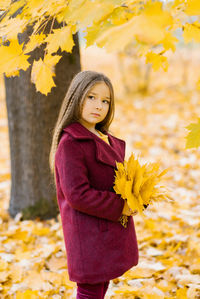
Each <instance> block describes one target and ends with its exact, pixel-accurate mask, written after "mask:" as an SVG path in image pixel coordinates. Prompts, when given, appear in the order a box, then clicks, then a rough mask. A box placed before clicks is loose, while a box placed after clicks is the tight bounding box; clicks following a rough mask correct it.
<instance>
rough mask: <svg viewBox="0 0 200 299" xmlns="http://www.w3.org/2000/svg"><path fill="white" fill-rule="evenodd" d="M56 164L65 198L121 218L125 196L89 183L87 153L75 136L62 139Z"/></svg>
mask: <svg viewBox="0 0 200 299" xmlns="http://www.w3.org/2000/svg"><path fill="white" fill-rule="evenodd" d="M55 167H56V173H57V175H58V177H59V178H58V180H59V184H60V188H61V190H62V193H63V194H64V198H65V200H67V202H68V204H69V205H70V206H71V207H72V208H74V209H76V210H78V211H80V212H83V213H86V214H89V215H93V216H96V217H99V218H105V219H108V220H111V221H118V220H119V218H120V216H121V214H122V210H123V207H124V203H125V201H124V199H123V198H122V197H121V196H120V195H119V194H116V193H114V192H112V191H108V190H105V191H101V190H96V189H94V188H92V187H91V186H90V182H89V179H88V170H87V167H86V164H85V158H84V153H83V150H82V149H81V147H80V144H79V143H77V142H76V140H69V139H65V140H62V141H61V142H60V144H59V146H58V150H57V152H56V156H55ZM58 200H59V198H58Z"/></svg>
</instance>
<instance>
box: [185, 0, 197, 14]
mask: <svg viewBox="0 0 200 299" xmlns="http://www.w3.org/2000/svg"><path fill="white" fill-rule="evenodd" d="M185 12H186V14H188V15H189V16H197V15H200V1H199V0H186V10H185Z"/></svg>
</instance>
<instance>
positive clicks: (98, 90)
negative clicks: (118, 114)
mask: <svg viewBox="0 0 200 299" xmlns="http://www.w3.org/2000/svg"><path fill="white" fill-rule="evenodd" d="M109 105H110V90H109V87H108V86H107V85H106V84H105V83H104V82H99V83H96V84H95V85H93V86H92V88H91V89H90V90H89V92H88V93H87V95H86V97H85V99H84V101H83V106H82V111H81V120H80V122H81V123H82V124H83V125H85V126H86V127H88V128H89V127H90V128H91V127H95V125H96V123H99V122H101V121H102V120H104V118H105V117H106V115H107V113H108V110H109ZM95 113H96V114H97V115H95Z"/></svg>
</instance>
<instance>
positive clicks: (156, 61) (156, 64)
mask: <svg viewBox="0 0 200 299" xmlns="http://www.w3.org/2000/svg"><path fill="white" fill-rule="evenodd" d="M148 62H149V63H152V67H153V69H154V71H157V70H158V69H160V68H161V67H162V68H163V70H164V71H165V72H166V71H167V70H168V61H167V57H165V56H163V55H160V54H156V53H153V52H152V51H150V52H148V53H147V54H146V63H148Z"/></svg>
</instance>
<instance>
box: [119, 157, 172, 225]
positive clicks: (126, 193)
mask: <svg viewBox="0 0 200 299" xmlns="http://www.w3.org/2000/svg"><path fill="white" fill-rule="evenodd" d="M116 166H117V170H115V174H116V175H115V181H114V186H113V189H114V191H115V192H116V193H117V194H120V195H121V197H122V198H123V199H125V200H127V204H128V205H129V207H130V208H131V209H132V210H133V211H134V210H138V212H139V214H140V215H141V216H142V217H144V216H145V215H144V213H143V210H144V209H145V208H146V207H147V206H148V205H150V204H152V203H153V202H154V201H163V200H165V201H171V200H172V198H171V197H170V195H169V194H168V192H167V191H168V190H167V189H166V188H165V186H160V185H158V183H159V182H160V181H161V177H162V176H163V175H164V174H165V173H166V172H167V171H168V169H165V170H163V171H162V172H161V173H159V167H160V166H159V163H149V164H148V163H146V164H144V165H140V163H139V161H138V159H136V158H135V157H134V155H133V153H132V154H131V156H130V158H129V159H128V161H126V160H124V162H123V163H120V162H116ZM127 221H128V216H127V215H122V216H121V217H120V222H121V224H122V225H123V226H125V227H126V222H127Z"/></svg>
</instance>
